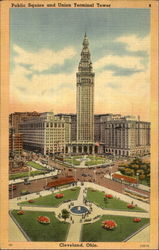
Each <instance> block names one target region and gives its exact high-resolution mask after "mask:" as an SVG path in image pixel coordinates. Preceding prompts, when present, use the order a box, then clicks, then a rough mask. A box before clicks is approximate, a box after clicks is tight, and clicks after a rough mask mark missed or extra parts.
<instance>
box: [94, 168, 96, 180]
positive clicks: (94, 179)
mask: <svg viewBox="0 0 159 250" xmlns="http://www.w3.org/2000/svg"><path fill="white" fill-rule="evenodd" d="M94 180H95V182H96V169H95V170H94Z"/></svg>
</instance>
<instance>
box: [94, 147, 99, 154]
mask: <svg viewBox="0 0 159 250" xmlns="http://www.w3.org/2000/svg"><path fill="white" fill-rule="evenodd" d="M94 150H95V154H97V153H98V147H97V146H95V149H94Z"/></svg>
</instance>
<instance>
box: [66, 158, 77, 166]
mask: <svg viewBox="0 0 159 250" xmlns="http://www.w3.org/2000/svg"><path fill="white" fill-rule="evenodd" d="M65 162H68V163H70V164H71V165H72V163H73V165H76V166H78V165H80V161H77V160H76V159H73V160H72V159H65Z"/></svg>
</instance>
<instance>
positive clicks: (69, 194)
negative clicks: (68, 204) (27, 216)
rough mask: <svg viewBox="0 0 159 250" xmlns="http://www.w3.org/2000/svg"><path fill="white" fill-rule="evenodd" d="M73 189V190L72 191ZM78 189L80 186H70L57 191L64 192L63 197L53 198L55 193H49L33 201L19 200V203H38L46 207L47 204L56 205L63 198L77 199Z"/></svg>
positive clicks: (63, 199)
mask: <svg viewBox="0 0 159 250" xmlns="http://www.w3.org/2000/svg"><path fill="white" fill-rule="evenodd" d="M73 189H74V191H73ZM79 191H80V188H79V187H75V188H71V189H68V190H65V191H62V192H59V193H63V194H64V197H63V198H59V199H57V198H55V194H49V195H46V196H42V197H39V198H36V199H34V203H29V202H28V201H23V202H20V205H21V206H22V205H28V204H29V205H34V206H36V205H37V206H38V205H40V206H44V207H47V206H49V207H50V206H51V207H56V206H58V205H59V204H61V203H62V202H63V201H65V200H77V198H78V195H79ZM56 194H57V193H56Z"/></svg>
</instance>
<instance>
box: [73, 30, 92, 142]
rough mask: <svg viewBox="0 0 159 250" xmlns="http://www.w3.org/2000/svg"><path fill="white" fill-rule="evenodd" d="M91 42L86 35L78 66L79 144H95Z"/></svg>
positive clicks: (77, 107) (77, 106)
mask: <svg viewBox="0 0 159 250" xmlns="http://www.w3.org/2000/svg"><path fill="white" fill-rule="evenodd" d="M88 45H89V42H88V38H87V35H86V34H85V36H84V40H83V48H82V52H81V60H80V62H79V66H78V72H77V74H76V78H77V83H76V86H77V92H76V109H77V142H78V143H86V144H87V143H94V76H95V74H94V73H93V69H92V62H91V56H90V52H89V48H88Z"/></svg>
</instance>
